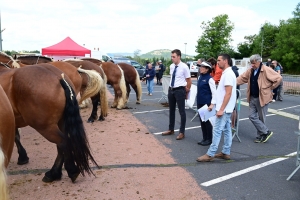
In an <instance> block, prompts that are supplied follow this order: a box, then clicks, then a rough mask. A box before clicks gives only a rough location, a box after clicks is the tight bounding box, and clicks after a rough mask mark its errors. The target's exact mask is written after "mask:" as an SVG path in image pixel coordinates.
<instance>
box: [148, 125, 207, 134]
mask: <svg viewBox="0 0 300 200" xmlns="http://www.w3.org/2000/svg"><path fill="white" fill-rule="evenodd" d="M200 127H201V126H193V127H189V128H185V130H190V129H195V128H200ZM177 131H179V129H176V130H174V132H177ZM162 133H163V132H158V133H153V135H160V134H162Z"/></svg>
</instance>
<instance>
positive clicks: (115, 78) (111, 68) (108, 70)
mask: <svg viewBox="0 0 300 200" xmlns="http://www.w3.org/2000/svg"><path fill="white" fill-rule="evenodd" d="M81 59H82V60H87V61H90V62H93V63H95V64H97V65H98V66H100V67H101V68H102V69H103V71H104V73H105V75H106V76H107V84H109V85H111V86H112V87H113V88H114V91H115V99H114V102H113V104H112V106H111V107H112V108H117V109H122V108H126V83H125V77H124V72H123V70H122V69H121V67H120V66H118V65H115V64H114V63H112V62H102V61H101V60H97V59H93V58H81ZM99 61H100V62H99Z"/></svg>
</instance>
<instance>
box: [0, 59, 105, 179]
mask: <svg viewBox="0 0 300 200" xmlns="http://www.w3.org/2000/svg"><path fill="white" fill-rule="evenodd" d="M1 66H2V67H1ZM1 66H0V85H1V86H2V87H3V89H4V91H5V93H6V95H7V97H8V99H9V101H10V103H11V105H12V108H13V111H14V115H15V122H16V128H21V127H25V126H28V125H29V126H31V127H32V128H34V129H35V130H36V131H38V132H39V133H40V134H41V135H43V136H44V137H45V138H46V139H47V140H48V141H50V142H52V143H55V144H56V145H57V152H58V154H57V157H56V159H55V163H54V165H53V166H52V168H51V170H50V171H48V172H46V173H45V176H44V178H43V181H44V182H52V181H54V180H59V179H61V176H62V165H63V164H64V166H65V169H66V171H67V173H68V176H69V177H70V178H71V180H72V182H74V181H75V180H76V178H77V177H78V175H79V174H80V173H81V174H82V175H83V176H84V175H85V172H86V173H88V174H89V175H90V174H93V172H92V169H91V167H90V165H89V159H90V160H91V161H92V163H94V164H95V165H96V166H98V164H97V163H96V161H95V160H94V158H93V156H92V155H91V152H90V147H89V143H88V140H87V137H86V133H85V130H84V127H83V122H82V119H81V117H80V113H79V106H78V102H77V100H76V98H75V92H74V90H73V88H74V85H73V83H72V82H71V80H70V79H69V77H67V76H64V74H63V72H62V71H61V70H59V69H57V68H56V67H54V66H52V65H49V64H38V65H33V66H30V67H23V68H20V69H7V68H6V67H4V66H5V65H2V64H1ZM54 97H55V98H54ZM18 153H19V158H18V161H21V162H26V161H27V162H28V157H27V153H26V151H25V149H24V148H23V147H22V146H21V148H19V147H18ZM98 167H99V166H98Z"/></svg>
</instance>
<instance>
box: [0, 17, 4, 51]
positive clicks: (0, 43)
mask: <svg viewBox="0 0 300 200" xmlns="http://www.w3.org/2000/svg"><path fill="white" fill-rule="evenodd" d="M4 30H5V29H3V30H2V29H1V12H0V51H2V32H3V31H4Z"/></svg>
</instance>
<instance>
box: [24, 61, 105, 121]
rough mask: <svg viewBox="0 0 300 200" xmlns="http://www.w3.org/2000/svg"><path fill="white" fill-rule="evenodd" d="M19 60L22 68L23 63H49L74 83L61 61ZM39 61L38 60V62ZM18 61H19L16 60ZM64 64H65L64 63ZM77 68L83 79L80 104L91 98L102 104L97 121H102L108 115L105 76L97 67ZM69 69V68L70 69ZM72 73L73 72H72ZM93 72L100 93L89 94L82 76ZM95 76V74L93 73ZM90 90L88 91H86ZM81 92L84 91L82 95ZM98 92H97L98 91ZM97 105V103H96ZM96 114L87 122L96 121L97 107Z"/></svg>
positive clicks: (90, 78)
mask: <svg viewBox="0 0 300 200" xmlns="http://www.w3.org/2000/svg"><path fill="white" fill-rule="evenodd" d="M19 58H20V60H21V61H22V62H20V63H19V64H20V66H23V64H22V63H23V62H25V63H36V62H40V63H49V64H51V65H54V66H56V67H58V68H59V69H60V70H62V71H63V72H64V73H66V74H67V75H68V76H69V77H70V78H71V80H72V82H73V83H75V81H76V79H72V77H74V76H75V74H74V72H73V73H72V75H71V74H69V73H70V72H69V69H67V68H66V67H62V64H61V61H56V62H51V61H52V59H50V58H48V57H42V59H39V56H21V57H19ZM38 59H39V60H38ZM18 61H19V60H18ZM64 63H66V62H64ZM65 65H71V64H69V63H66V64H65ZM71 66H72V67H74V66H73V65H71ZM76 67H77V68H78V71H79V73H81V77H82V79H83V87H82V88H81V99H80V103H82V102H83V101H84V100H85V99H87V98H89V97H91V99H92V101H93V102H95V101H96V100H99V99H100V100H101V101H102V103H101V115H100V116H99V119H98V120H99V121H103V120H104V119H105V118H104V117H106V116H107V113H108V101H107V95H106V75H105V74H104V72H103V70H102V69H100V70H101V71H99V67H96V68H95V67H94V68H89V67H88V68H85V69H86V70H85V69H83V68H82V67H81V66H76ZM70 68H71V67H70ZM73 71H74V70H73ZM94 71H96V72H98V73H99V74H100V76H99V77H100V78H99V79H100V82H101V83H100V84H99V88H100V92H97V93H92V92H90V90H91V89H92V88H89V87H88V88H87V89H85V88H86V87H84V85H86V84H84V81H86V79H87V77H86V76H84V74H83V73H86V74H87V75H89V72H90V73H94ZM94 74H95V73H94ZM88 78H89V79H88V80H93V79H92V76H91V74H90V75H89V77H88ZM90 82H94V85H95V84H96V83H95V81H90ZM88 89H90V90H88ZM83 90H84V93H83ZM98 91H99V90H98ZM99 95H100V98H99ZM97 105H98V103H97ZM94 107H95V106H94V105H93V110H94ZM95 112H96V113H95V114H94V115H91V116H90V117H89V119H88V122H94V120H95V119H97V107H96V111H95Z"/></svg>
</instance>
